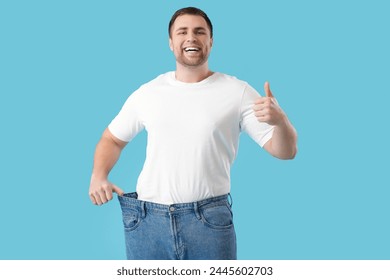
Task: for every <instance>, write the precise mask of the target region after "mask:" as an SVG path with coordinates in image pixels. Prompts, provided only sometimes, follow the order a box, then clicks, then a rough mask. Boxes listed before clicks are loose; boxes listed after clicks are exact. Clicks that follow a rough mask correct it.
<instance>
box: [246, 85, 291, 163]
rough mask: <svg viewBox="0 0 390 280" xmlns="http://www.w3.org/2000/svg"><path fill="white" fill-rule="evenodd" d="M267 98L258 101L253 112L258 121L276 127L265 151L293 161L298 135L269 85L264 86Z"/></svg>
mask: <svg viewBox="0 0 390 280" xmlns="http://www.w3.org/2000/svg"><path fill="white" fill-rule="evenodd" d="M264 90H265V93H266V96H265V97H260V98H259V99H257V100H256V102H255V105H254V107H253V110H254V111H255V116H256V117H257V119H258V121H260V122H266V123H268V124H270V125H273V126H275V129H274V132H273V135H272V138H271V139H270V140H269V141H268V142H267V143H266V144H265V145H264V149H265V150H266V151H267V152H268V153H270V154H271V155H272V156H274V157H277V158H280V159H293V158H294V157H295V155H296V153H297V150H298V149H297V133H296V130H295V128H294V127H293V126H292V124H291V123H290V121H289V120H288V118H287V115H286V114H285V113H284V112H283V110H282V108H280V106H279V104H278V102H277V101H276V99H275V97H274V96H273V94H272V92H271V89H270V87H269V83H268V82H266V83H265V84H264Z"/></svg>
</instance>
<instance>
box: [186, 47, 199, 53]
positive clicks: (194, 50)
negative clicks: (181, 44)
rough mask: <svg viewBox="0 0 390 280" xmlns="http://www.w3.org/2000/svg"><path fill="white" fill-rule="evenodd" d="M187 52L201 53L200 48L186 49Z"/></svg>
mask: <svg viewBox="0 0 390 280" xmlns="http://www.w3.org/2000/svg"><path fill="white" fill-rule="evenodd" d="M184 50H185V51H186V52H196V51H199V49H198V48H185V49H184Z"/></svg>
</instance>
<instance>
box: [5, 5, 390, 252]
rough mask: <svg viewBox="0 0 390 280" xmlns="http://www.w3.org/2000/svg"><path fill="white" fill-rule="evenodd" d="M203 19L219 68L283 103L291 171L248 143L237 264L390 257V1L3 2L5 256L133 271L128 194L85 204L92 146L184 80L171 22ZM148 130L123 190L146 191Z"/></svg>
mask: <svg viewBox="0 0 390 280" xmlns="http://www.w3.org/2000/svg"><path fill="white" fill-rule="evenodd" d="M185 6H197V7H199V8H202V9H204V10H205V11H206V12H207V13H208V15H209V17H210V18H211V20H212V21H213V24H214V26H215V36H214V46H213V50H212V53H211V56H210V63H209V65H210V68H211V69H212V70H214V71H219V72H224V73H227V74H230V75H233V76H236V77H238V78H240V79H243V80H246V81H248V82H249V83H250V84H251V85H252V86H253V87H255V88H257V89H258V91H259V92H260V93H263V84H264V82H265V81H266V80H268V81H270V84H271V88H272V90H273V93H274V95H275V96H276V97H277V99H278V101H279V104H280V105H281V106H282V108H283V109H284V110H285V111H286V113H287V114H288V116H289V118H290V120H291V121H292V123H293V124H294V126H295V127H296V129H297V131H298V134H299V153H298V156H297V157H296V159H295V160H293V161H280V160H277V159H274V158H272V157H271V156H270V155H268V154H267V153H266V152H265V151H263V150H262V149H261V148H259V147H258V146H257V145H256V144H255V143H254V141H252V140H251V139H250V138H249V137H248V136H247V135H242V137H241V140H240V150H239V154H238V157H237V160H236V161H235V163H234V165H233V169H232V196H233V200H234V205H233V208H234V211H235V216H234V219H235V223H236V229H237V238H238V257H239V258H240V259H390V238H389V237H390V219H389V216H390V215H389V214H390V202H389V201H390V190H389V188H390V180H389V171H390V170H389V163H388V161H389V157H390V148H389V143H390V136H389V124H388V122H389V120H390V114H389V110H388V106H389V102H390V98H389V95H390V86H389V80H390V79H389V78H390V75H389V74H390V69H389V65H390V56H389V50H390V43H389V35H388V31H389V26H390V20H389V16H388V11H389V8H390V7H389V5H388V4H387V1H378V0H377V1H336V0H329V1H309V0H307V1H303V0H297V1H254V0H253V1H248V0H241V1H183V0H180V1H179V0H175V1H150V0H148V1H124V0H123V1H75V0H71V1H70V0H68V1H49V0H47V1H43V0H37V1H22V0H19V1H4V0H3V1H1V2H0V122H1V123H0V124H1V140H0V141H1V145H0V152H1V154H0V164H1V165H0V172H1V185H2V187H1V192H0V193H1V203H0V227H1V230H0V259H124V258H125V248H124V237H123V229H122V221H121V212H120V208H119V205H118V202H117V200H116V198H115V199H114V200H113V201H112V202H110V203H109V204H107V205H104V206H102V207H97V206H94V205H92V204H91V202H90V200H89V197H88V188H89V180H90V174H91V168H92V160H93V154H94V149H95V145H96V143H97V141H98V140H99V138H100V136H101V133H102V132H103V130H104V128H105V127H106V126H107V125H108V123H109V122H110V121H111V119H112V118H113V117H114V116H115V115H116V114H117V112H118V111H119V109H120V108H121V106H122V104H123V102H124V101H125V100H126V98H127V97H128V95H129V94H131V92H133V91H134V90H135V89H137V88H138V87H139V86H140V85H141V84H142V83H145V82H147V81H149V80H151V79H153V78H154V77H155V76H157V75H158V74H160V73H164V72H166V71H171V70H174V67H175V60H174V56H173V54H172V53H171V51H170V50H169V47H168V35H167V24H168V21H169V19H170V17H171V15H172V14H173V13H174V11H175V10H177V9H179V8H182V7H185ZM145 140H146V134H145V133H142V134H140V135H139V136H137V137H136V138H135V139H134V141H133V142H132V143H131V144H129V145H128V146H127V148H126V149H125V151H124V152H123V155H122V157H121V159H120V160H119V162H118V164H117V165H116V167H115V168H114V170H113V171H112V173H111V176H110V179H111V180H112V181H113V182H114V183H116V184H117V185H119V186H121V187H122V188H124V189H125V190H126V191H134V190H135V183H136V180H137V176H138V174H139V172H140V170H141V168H142V164H143V160H144V157H145V146H146V143H145Z"/></svg>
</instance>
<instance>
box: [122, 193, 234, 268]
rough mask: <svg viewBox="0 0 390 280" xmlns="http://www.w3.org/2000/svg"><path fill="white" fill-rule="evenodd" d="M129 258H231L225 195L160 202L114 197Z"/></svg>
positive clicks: (229, 216) (231, 237)
mask: <svg viewBox="0 0 390 280" xmlns="http://www.w3.org/2000/svg"><path fill="white" fill-rule="evenodd" d="M118 199H119V202H120V205H121V208H122V216H123V224H124V229H125V241H126V254H127V259H131V260H158V259H160V260H206V259H209V260H218V259H222V260H224V259H225V260H235V259H237V250H236V233H235V230H234V225H233V214H232V210H231V205H230V203H229V201H228V195H222V196H218V197H214V198H209V199H205V200H202V201H198V202H194V203H178V204H172V205H163V204H157V203H152V202H147V201H141V200H138V199H137V193H126V194H124V195H123V196H118Z"/></svg>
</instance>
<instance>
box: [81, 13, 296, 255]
mask: <svg viewBox="0 0 390 280" xmlns="http://www.w3.org/2000/svg"><path fill="white" fill-rule="evenodd" d="M212 45H213V28H212V24H211V22H210V19H209V18H208V16H207V15H206V14H205V13H204V12H203V11H201V10H199V9H197V8H193V7H189V8H184V9H180V10H178V11H177V12H176V13H175V14H174V15H173V16H172V19H171V21H170V23H169V47H170V49H171V50H172V51H173V53H174V55H175V57H176V71H174V72H168V73H165V74H163V75H160V76H158V77H157V78H155V79H154V80H152V81H150V82H149V83H146V84H144V85H142V86H141V87H140V88H139V89H138V90H137V91H135V92H134V93H133V94H131V95H130V97H129V98H128V100H127V101H126V103H125V104H124V106H123V108H122V109H121V111H120V112H119V114H118V115H117V116H116V117H115V118H114V120H113V121H112V122H111V123H110V125H109V126H108V128H107V129H106V130H105V131H104V133H103V136H102V138H101V140H100V141H99V143H98V145H97V147H96V152H95V158H94V167H93V172H92V178H91V185H90V191H89V195H90V198H91V201H92V202H93V203H94V204H96V205H102V204H104V203H106V202H108V201H109V200H111V199H112V197H113V195H112V193H113V192H115V193H117V194H118V198H119V201H120V204H121V207H122V214H123V223H124V227H125V239H126V253H127V257H128V259H236V236H235V231H234V226H233V220H232V209H231V205H230V203H229V200H228V194H229V192H230V167H231V164H232V163H233V160H234V159H235V157H236V154H237V149H238V138H239V134H240V132H241V131H245V132H246V133H248V134H249V135H250V136H251V137H252V138H253V139H254V140H255V141H256V142H257V143H258V144H259V145H260V146H262V147H263V148H264V149H265V150H266V151H268V152H269V153H270V154H271V155H273V156H275V157H278V158H281V159H292V158H294V157H295V154H296V152H297V147H296V142H297V136H296V132H295V129H294V128H293V126H292V125H291V124H290V122H289V120H288V118H287V116H286V114H285V113H284V112H283V111H282V109H281V108H280V107H279V105H278V103H277V102H276V100H275V98H274V97H273V95H272V92H271V90H270V86H269V84H268V83H267V82H266V83H265V85H264V90H265V94H266V96H265V97H260V95H259V94H258V93H257V92H256V91H255V90H254V89H253V88H252V87H250V86H249V85H248V84H247V83H246V82H243V81H240V80H238V79H236V78H234V77H231V76H228V75H225V74H222V73H217V72H212V71H211V70H210V69H209V67H208V56H209V54H210V51H211V48H212ZM143 129H146V130H147V132H148V145H147V153H146V160H145V164H144V167H143V170H142V172H141V174H140V176H139V178H138V182H137V192H136V193H127V194H125V193H124V191H123V190H122V189H120V188H119V187H117V186H116V185H114V184H112V183H111V182H109V181H108V174H109V172H110V170H111V169H112V167H113V166H114V164H115V163H116V161H117V160H118V158H119V156H120V153H121V151H122V149H123V148H124V147H125V146H126V144H127V143H128V142H130V141H131V140H132V139H133V137H135V135H136V134H137V133H139V132H140V131H141V130H143Z"/></svg>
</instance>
